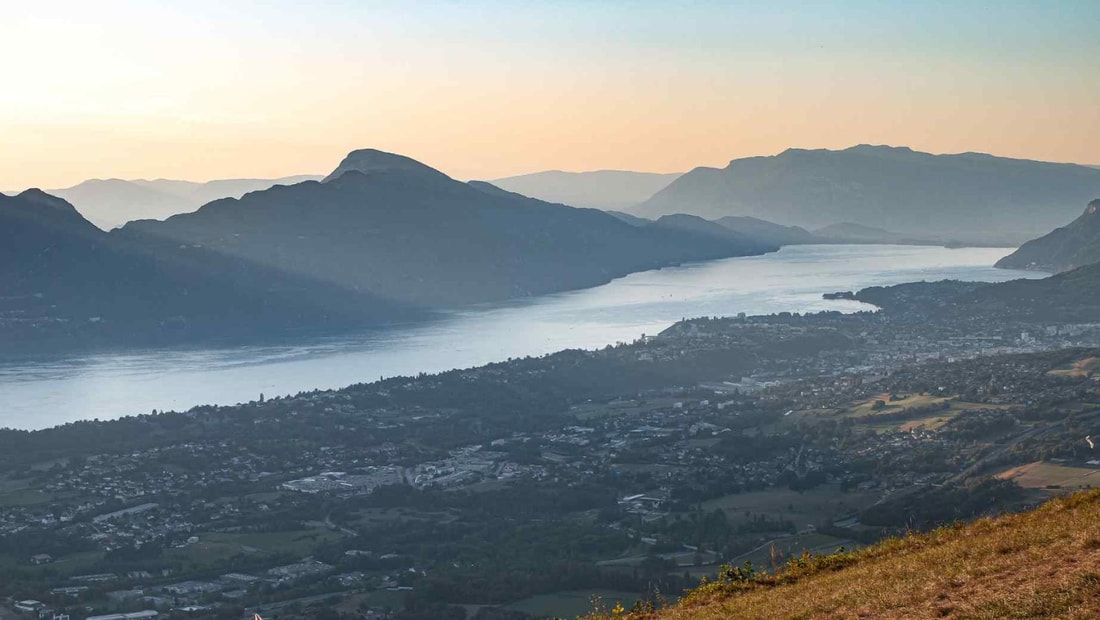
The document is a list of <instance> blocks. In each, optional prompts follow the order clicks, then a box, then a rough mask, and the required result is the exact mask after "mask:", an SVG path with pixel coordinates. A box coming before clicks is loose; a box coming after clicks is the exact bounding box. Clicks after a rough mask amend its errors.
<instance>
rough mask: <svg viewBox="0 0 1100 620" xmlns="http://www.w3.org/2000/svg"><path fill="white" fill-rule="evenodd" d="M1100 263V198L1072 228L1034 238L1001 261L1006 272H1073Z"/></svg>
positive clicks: (1066, 227)
mask: <svg viewBox="0 0 1100 620" xmlns="http://www.w3.org/2000/svg"><path fill="white" fill-rule="evenodd" d="M1097 262H1100V199H1098V200H1093V201H1092V202H1090V203H1089V205H1088V206H1087V207H1085V212H1084V213H1083V214H1081V216H1080V217H1078V218H1077V219H1075V220H1073V221H1072V222H1070V224H1069V225H1068V226H1064V227H1062V228H1057V229H1055V230H1054V231H1052V232H1050V233H1048V234H1046V235H1044V236H1042V237H1039V238H1038V239H1033V240H1031V241H1028V242H1027V243H1025V244H1023V245H1022V246H1020V248H1019V249H1018V250H1016V251H1015V252H1013V253H1012V254H1009V255H1008V256H1006V257H1004V258H1002V259H1001V260H999V261H997V265H996V266H997V267H1001V268H1004V269H1036V270H1039V271H1050V272H1059V271H1069V270H1071V269H1076V268H1077V267H1081V266H1084V265H1089V264H1092V263H1097Z"/></svg>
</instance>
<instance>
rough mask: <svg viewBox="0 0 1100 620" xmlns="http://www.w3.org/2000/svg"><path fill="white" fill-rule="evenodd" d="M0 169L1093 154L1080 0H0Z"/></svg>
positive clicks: (528, 166) (465, 169)
mask: <svg viewBox="0 0 1100 620" xmlns="http://www.w3.org/2000/svg"><path fill="white" fill-rule="evenodd" d="M0 23H2V24H3V32H2V33H0V80H2V82H0V84H2V85H0V189H10V188H20V187H26V186H31V185H36V186H41V187H58V186H65V185H71V184H73V183H75V182H78V181H80V180H82V179H85V178H90V177H123V178H134V177H149V178H152V177H170V178H188V179H195V180H205V179H209V178H218V177H242V176H280V175H287V174H297V173H326V172H328V171H329V170H331V169H332V168H334V167H335V166H336V164H337V163H338V162H339V160H340V158H341V157H342V156H343V154H345V153H346V152H347V151H349V150H351V149H353V148H358V147H366V146H371V147H376V148H381V149H385V150H391V151H397V152H400V153H404V154H407V155H410V156H412V157H415V158H417V159H420V160H422V161H424V162H425V163H428V164H430V165H433V166H436V167H438V168H440V169H442V170H443V171H445V172H447V173H449V174H451V175H452V176H456V177H459V178H493V177H500V176H506V175H511V174H519V173H524V172H531V171H536V170H542V169H549V168H558V169H566V170H590V169H600V168H620V169H635V170H651V171H662V172H663V171H679V170H686V169H690V168H692V167H694V166H697V165H715V166H722V165H725V163H726V162H727V161H728V160H729V159H731V158H734V157H742V156H747V155H757V154H773V153H776V152H779V151H782V150H783V149H785V148H787V147H790V146H799V147H808V148H816V147H827V148H839V147H845V146H850V145H852V144H857V143H885V144H895V145H908V146H912V147H914V148H918V149H921V150H928V151H932V152H960V151H968V150H974V151H985V152H992V153H995V154H999V155H1006V156H1013V157H1027V158H1034V159H1046V160H1052V161H1075V162H1083V163H1097V164H1100V140H1098V139H1097V137H1098V136H1100V35H1098V33H1100V1H1098V0H1082V1H1073V0H1035V1H1034V2H1013V1H1008V0H998V1H995V2H966V1H960V0H955V1H951V2H918V1H915V0H909V1H906V2H888V1H882V0H879V1H875V2H843V3H842V2H832V3H826V2H809V1H807V2H800V3H789V4H783V3H778V2H767V3H765V2H733V1H731V2H675V1H672V0H661V1H654V2H641V1H635V2H611V1H605V2H601V1H598V0H578V1H572V2H570V1H563V0H555V1H554V2H539V3H536V2H530V1H515V2H503V1H501V2H489V1H483V2H482V1H463V2H457V1H456V2H428V1H417V2H406V1H400V2H366V1H351V0H347V1H337V0H329V1H325V0H315V1H313V2H308V3H307V2H300V1H293V2H292V1H289V0H216V1H215V0H188V1H186V2H183V1H180V2H169V1H167V0H160V1H156V0H144V1H142V2H137V1H132V2H129V1H116V0H96V1H95V2H89V1H88V0H68V1H51V0H36V1H33V2H31V1H27V0H0Z"/></svg>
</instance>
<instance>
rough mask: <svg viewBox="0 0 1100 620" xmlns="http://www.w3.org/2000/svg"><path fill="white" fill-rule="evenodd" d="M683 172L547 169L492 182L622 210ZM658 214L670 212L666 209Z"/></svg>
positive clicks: (580, 203) (565, 200)
mask: <svg viewBox="0 0 1100 620" xmlns="http://www.w3.org/2000/svg"><path fill="white" fill-rule="evenodd" d="M681 174H682V173H680V172H673V173H669V174H658V173H652V172H630V171H626V170H597V171H594V172H562V171H561V170H548V171H545V172H535V173H532V174H524V175H521V176H515V177H507V178H503V179H496V180H494V181H491V183H492V184H493V185H496V186H497V187H500V188H503V189H506V190H508V191H510V192H517V193H520V194H523V195H524V196H530V197H532V198H538V199H539V200H545V201H547V202H557V203H561V204H567V205H573V206H575V207H591V208H593V209H604V210H605V211H622V210H626V209H629V208H630V207H634V206H636V205H637V204H639V203H641V202H643V201H645V200H648V199H649V197H650V196H652V195H653V194H655V193H657V192H658V191H660V190H662V189H664V188H665V187H667V186H668V184H669V183H672V182H673V181H675V180H676V179H677V178H679V177H680V175H681ZM659 215H668V214H665V213H662V214H659Z"/></svg>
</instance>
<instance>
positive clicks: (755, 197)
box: [629, 145, 1100, 245]
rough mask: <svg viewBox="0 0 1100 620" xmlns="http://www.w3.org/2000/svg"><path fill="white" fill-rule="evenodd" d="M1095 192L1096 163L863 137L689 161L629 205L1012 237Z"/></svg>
mask: <svg viewBox="0 0 1100 620" xmlns="http://www.w3.org/2000/svg"><path fill="white" fill-rule="evenodd" d="M1097 195H1100V170H1096V169H1095V168H1090V167H1087V166H1079V165H1076V164H1056V163H1046V162H1037V161H1029V160H1019V159H1008V158H1003V157H994V156H991V155H984V154H980V153H963V154H959V155H932V154H929V153H921V152H918V151H913V150H911V149H908V148H905V147H886V146H867V145H861V146H856V147H852V148H849V149H844V150H842V151H829V150H824V149H821V150H804V149H788V150H786V151H784V152H782V153H780V154H779V155H775V156H771V157H748V158H744V159H735V160H733V161H731V162H730V163H729V165H728V166H726V167H725V168H721V169H718V168H706V167H701V168H696V169H694V170H692V171H690V172H688V173H686V174H684V175H683V176H681V177H680V178H678V179H676V180H675V181H673V182H672V183H671V184H670V185H669V186H668V187H666V188H665V189H663V190H661V191H659V192H658V193H657V194H656V195H654V196H653V197H652V198H650V199H649V200H647V201H646V202H644V203H642V204H641V205H639V206H637V207H635V208H633V209H630V210H629V212H630V213H631V214H633V215H638V216H642V217H647V218H654V217H659V216H661V215H666V214H669V213H691V214H695V215H699V216H702V217H705V218H707V219H716V218H720V217H724V216H728V215H740V216H745V215H747V216H753V217H757V218H762V219H766V220H769V221H773V222H776V223H779V224H787V225H796V226H802V227H805V228H818V227H824V226H830V225H833V224H837V223H841V222H850V223H855V224H859V225H863V226H873V227H879V228H885V229H888V230H891V231H895V232H897V233H900V234H902V235H905V236H909V237H919V238H934V239H939V240H942V241H945V242H948V241H960V242H966V243H982V244H1004V245H1015V244H1018V243H1022V242H1023V241H1025V240H1027V239H1030V238H1033V237H1036V236H1038V235H1041V234H1044V233H1046V232H1048V231H1049V230H1051V229H1052V228H1054V227H1056V226H1060V225H1062V224H1063V223H1065V222H1066V221H1068V220H1070V219H1072V217H1073V216H1074V215H1076V214H1077V213H1078V212H1079V209H1080V208H1081V207H1080V205H1082V204H1085V203H1087V202H1088V201H1089V200H1092V199H1093V198H1096V196H1097Z"/></svg>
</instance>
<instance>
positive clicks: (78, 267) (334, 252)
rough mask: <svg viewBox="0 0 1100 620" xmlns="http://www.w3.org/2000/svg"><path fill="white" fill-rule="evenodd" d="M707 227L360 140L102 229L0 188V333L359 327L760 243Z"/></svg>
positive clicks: (39, 196)
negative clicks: (508, 182) (318, 164)
mask: <svg viewBox="0 0 1100 620" xmlns="http://www.w3.org/2000/svg"><path fill="white" fill-rule="evenodd" d="M696 219H697V218H696ZM700 221H702V220H700ZM704 225H705V226H715V227H717V226H716V225H711V224H709V223H706V222H704ZM722 230H723V233H722V234H721V235H714V234H702V233H700V232H697V231H692V230H684V229H680V228H677V227H668V226H663V225H657V224H652V225H646V226H634V225H631V224H628V223H626V222H623V221H621V220H620V219H618V218H616V217H614V216H612V215H609V214H607V213H605V212H603V211H599V210H595V209H577V208H573V207H568V206H565V205H558V204H550V203H546V202H542V201H539V200H535V199H532V198H527V197H524V196H520V195H518V194H513V193H511V192H507V191H505V190H502V189H499V188H496V187H494V186H492V185H490V184H487V183H477V182H475V183H462V182H460V181H455V180H454V179H451V178H450V177H448V176H447V175H445V174H443V173H442V172H439V171H437V170H435V169H432V168H430V167H428V166H426V165H424V164H421V163H419V162H416V161H414V160H412V159H409V158H407V157H403V156H399V155H394V154H390V153H383V152H381V151H376V150H372V149H365V150H361V151H355V152H353V153H351V154H350V155H349V156H348V157H347V158H345V160H344V161H343V162H342V163H341V164H340V166H339V167H338V168H337V169H336V170H335V171H334V172H333V174H331V175H329V176H328V177H326V178H325V179H324V180H323V181H320V182H319V181H305V182H301V183H298V184H295V185H291V186H281V185H280V186H275V187H272V188H270V189H266V190H262V191H255V192H251V193H249V194H246V195H245V196H243V197H242V198H240V199H236V198H225V199H221V200H216V201H214V202H211V203H209V204H207V205H205V206H204V207H202V208H200V209H199V210H198V211H195V212H193V213H188V214H182V215H176V216H173V217H170V218H169V219H168V220H166V221H163V222H162V221H156V220H140V221H136V222H131V223H130V224H128V225H126V226H124V227H122V228H119V229H116V230H112V231H111V232H104V231H102V230H100V229H99V228H96V227H95V226H93V225H92V224H91V223H90V222H88V220H86V219H85V218H84V217H82V216H81V215H80V214H79V213H78V212H77V210H76V209H74V208H73V206H72V205H71V204H69V203H68V202H66V201H64V200H62V199H60V198H57V197H54V196H50V195H49V194H46V193H44V192H41V191H40V190H28V191H26V192H23V193H21V194H19V195H18V196H15V197H8V196H0V234H2V235H3V237H0V242H2V248H0V252H2V253H0V258H2V260H0V285H3V288H4V291H5V296H4V297H3V298H2V299H0V341H4V342H10V343H15V344H20V343H22V344H28V343H36V342H37V343H41V342H42V341H48V342H50V343H51V344H53V345H56V346H71V345H80V344H134V343H145V342H150V341H161V340H169V341H171V340H187V339H194V338H196V337H205V336H211V335H214V336H216V335H219V334H227V335H229V334H231V335H234V336H237V335H244V336H247V335H263V334H268V335H269V334H272V333H282V332H285V330H287V329H292V328H294V329H297V328H306V329H318V328H322V329H323V328H328V327H349V326H355V325H376V324H380V323H386V322H393V321H408V320H412V319H416V318H420V317H422V316H425V315H427V314H429V313H430V312H432V311H434V310H438V309H444V308H453V307H457V306H461V305H465V304H473V303H481V302H490V301H499V300H505V299H513V298H520V297H527V296H532V295H541V294H545V293H551V292H557V291H565V290H571V289H576V288H584V287H589V286H595V285H598V284H603V283H605V282H607V281H609V280H611V279H613V278H616V277H620V276H624V275H627V274H629V273H632V272H635V271H641V270H648V269H654V268H659V267H664V266H669V265H675V264H679V263H682V262H688V261H700V260H710V259H715V258H724V257H730V256H743V255H747V254H759V253H763V252H769V251H774V250H776V249H778V246H777V245H776V244H773V243H770V242H768V241H763V240H759V239H755V238H752V237H749V236H746V235H742V234H739V233H737V232H734V231H728V230H725V229H722Z"/></svg>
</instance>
